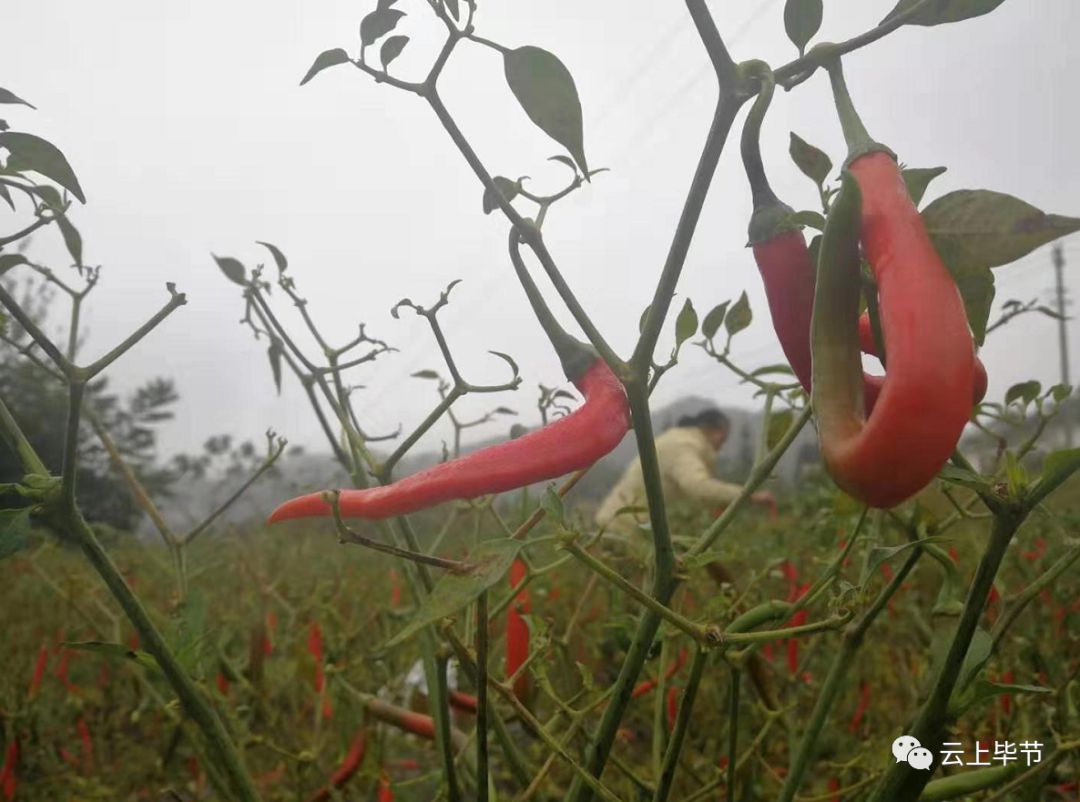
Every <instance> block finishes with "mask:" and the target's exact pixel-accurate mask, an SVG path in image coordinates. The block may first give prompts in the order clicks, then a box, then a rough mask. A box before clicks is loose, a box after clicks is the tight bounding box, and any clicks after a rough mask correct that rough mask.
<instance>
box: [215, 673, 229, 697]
mask: <svg viewBox="0 0 1080 802" xmlns="http://www.w3.org/2000/svg"><path fill="white" fill-rule="evenodd" d="M216 684H217V689H218V693H220V694H221V695H222V696H228V695H229V678H228V677H226V676H225V672H223V671H219V672H218V673H217V680H216Z"/></svg>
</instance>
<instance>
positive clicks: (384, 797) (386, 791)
mask: <svg viewBox="0 0 1080 802" xmlns="http://www.w3.org/2000/svg"><path fill="white" fill-rule="evenodd" d="M378 802H394V791H393V789H392V788H391V787H390V775H389V774H387V773H386V772H385V771H383V772H382V773H381V774H380V775H379V795H378Z"/></svg>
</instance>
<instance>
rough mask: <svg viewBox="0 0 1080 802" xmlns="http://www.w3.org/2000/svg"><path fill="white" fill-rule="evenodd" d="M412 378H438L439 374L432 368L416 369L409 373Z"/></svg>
mask: <svg viewBox="0 0 1080 802" xmlns="http://www.w3.org/2000/svg"><path fill="white" fill-rule="evenodd" d="M410 375H411V376H412V377H413V378H414V379H434V380H438V379H439V374H438V373H436V372H435V371H433V370H418V371H416V373H412V374H410Z"/></svg>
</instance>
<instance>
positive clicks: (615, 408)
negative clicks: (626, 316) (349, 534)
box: [270, 230, 630, 523]
mask: <svg viewBox="0 0 1080 802" xmlns="http://www.w3.org/2000/svg"><path fill="white" fill-rule="evenodd" d="M517 236H518V235H517V232H516V230H515V231H513V232H512V233H511V249H510V250H511V257H512V258H513V261H514V268H515V269H516V270H517V273H518V277H519V279H520V281H521V284H522V286H523V287H524V288H525V292H526V294H527V295H528V297H529V301H530V303H531V304H532V306H533V309H534V311H535V312H536V315H537V318H538V319H539V321H540V324H541V326H543V328H544V330H545V332H546V333H547V335H548V339H550V340H551V343H552V345H553V346H554V347H555V351H556V352H557V353H558V355H559V359H560V361H561V362H562V366H563V372H564V373H565V374H566V378H567V379H568V380H569V381H570V382H572V383H573V384H574V386H575V387H577V388H578V390H580V391H581V394H582V396H584V398H585V403H584V404H583V405H582V406H581V407H580V408H579V409H577V410H575V411H574V412H572V413H571V414H569V415H567V416H566V417H563V418H560V419H559V420H557V421H555V422H553V423H550V424H548V425H547V426H545V427H544V428H542V429H539V430H537V431H533V432H529V433H528V434H525V435H522V436H521V437H518V438H517V439H515V440H509V441H507V442H505V443H499V444H498V445H495V446H490V447H488V448H482V449H480V450H479V451H474V452H472V453H471V454H466V455H464V456H462V457H458V458H457V459H454V460H450V461H449V462H444V463H441V464H439V465H434V466H432V467H430V468H427V469H426V470H423V471H420V472H419V473H415V474H413V475H412V476H409V477H406V478H404V479H401V480H399V481H397V482H394V483H393V484H389V485H384V486H382V487H373V488H367V489H364V490H343V491H342V492H341V494H340V497H339V504H340V509H341V514H342V515H343V516H344V517H346V518H348V517H353V518H369V519H379V518H387V517H391V516H394V515H405V514H407V513H411V512H416V511H418V510H422V509H426V508H427V507H432V506H434V505H436V504H441V503H443V502H447V501H454V500H456V499H471V498H476V497H478V496H485V495H489V494H492V493H502V492H505V491H507V490H514V489H516V488H519V487H525V486H527V485H531V484H535V483H537V482H543V481H546V480H549V479H555V478H558V477H559V476H563V475H565V474H568V473H572V472H574V471H578V470H582V469H584V468H588V467H589V466H590V465H592V464H593V463H594V462H596V461H597V460H598V459H600V458H601V457H603V456H604V455H605V454H607V453H608V452H610V451H611V450H612V449H613V448H615V446H617V445H618V444H619V443H620V442H621V441H622V439H623V436H624V435H625V434H626V433H627V432H628V431H629V430H630V409H629V405H628V403H627V400H626V393H625V391H624V390H623V387H622V384H621V383H620V382H619V380H618V378H617V377H616V376H615V374H614V373H612V371H611V369H610V368H609V367H608V366H607V364H606V363H605V362H604V361H603V360H602V359H600V358H599V357H598V356H597V354H596V352H595V351H594V350H593V349H592V348H591V347H590V346H588V345H585V344H584V343H582V342H580V341H578V340H576V339H575V338H573V337H571V336H570V335H569V334H567V333H566V331H565V330H564V329H563V328H562V327H561V326H560V325H559V323H558V322H557V321H556V320H555V317H554V316H553V315H552V314H551V311H550V310H549V309H548V308H547V306H546V304H545V303H544V300H543V298H542V296H541V295H540V292H539V290H538V289H537V287H536V285H535V284H534V283H533V281H532V278H531V277H530V276H529V274H528V272H527V271H526V269H525V265H524V263H523V262H522V260H521V255H520V253H518V251H517ZM331 514H332V510H331V506H330V505H329V504H328V503H327V502H326V500H325V499H324V498H323V494H322V493H312V494H310V495H306V496H300V497H299V498H295V499H292V500H291V501H287V502H285V503H284V504H282V505H281V506H280V507H278V508H277V509H276V510H274V512H273V513H272V514H271V515H270V523H277V522H278V521H285V520H289V519H293V518H308V517H317V516H328V515H331Z"/></svg>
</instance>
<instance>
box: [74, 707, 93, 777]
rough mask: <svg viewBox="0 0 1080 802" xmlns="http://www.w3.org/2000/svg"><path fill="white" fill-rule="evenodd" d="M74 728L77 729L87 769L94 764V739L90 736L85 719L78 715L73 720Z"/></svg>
mask: <svg viewBox="0 0 1080 802" xmlns="http://www.w3.org/2000/svg"><path fill="white" fill-rule="evenodd" d="M75 729H77V730H78V731H79V740H80V741H81V742H82V752H83V764H84V765H85V766H86V768H87V770H88V771H89V770H90V769H92V768H93V766H94V740H93V738H91V737H90V728H89V727H88V726H86V719H84V718H83V717H82V716H79V719H78V720H77V721H76V722H75Z"/></svg>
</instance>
